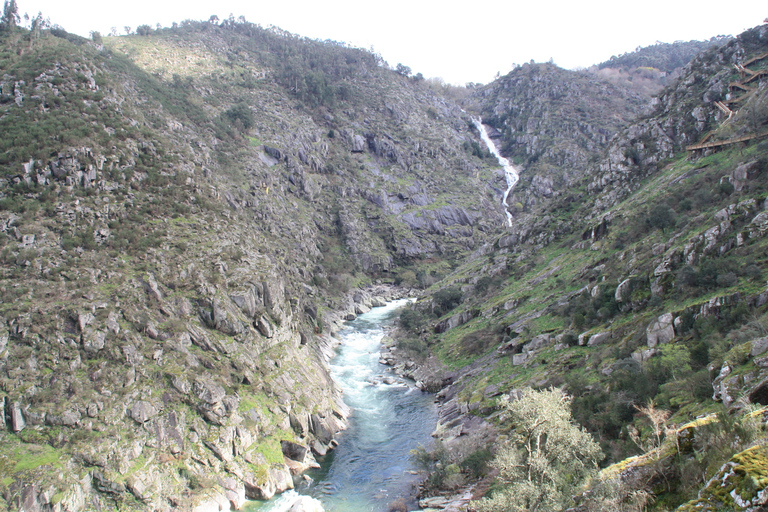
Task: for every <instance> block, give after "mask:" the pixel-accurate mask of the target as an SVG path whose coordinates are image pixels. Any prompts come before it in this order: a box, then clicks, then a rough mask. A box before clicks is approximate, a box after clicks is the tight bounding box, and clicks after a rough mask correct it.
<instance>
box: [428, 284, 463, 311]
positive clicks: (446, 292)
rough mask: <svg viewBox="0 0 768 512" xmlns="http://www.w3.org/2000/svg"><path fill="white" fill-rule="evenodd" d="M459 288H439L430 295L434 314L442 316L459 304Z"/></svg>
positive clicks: (460, 295)
mask: <svg viewBox="0 0 768 512" xmlns="http://www.w3.org/2000/svg"><path fill="white" fill-rule="evenodd" d="M461 298H462V294H461V289H460V288H459V287H457V286H449V287H448V288H443V289H442V290H439V291H438V292H436V293H435V294H434V295H433V296H432V304H433V311H434V313H435V315H437V316H442V315H444V314H445V313H447V312H448V311H450V310H452V309H454V308H455V307H456V306H458V305H459V304H461Z"/></svg>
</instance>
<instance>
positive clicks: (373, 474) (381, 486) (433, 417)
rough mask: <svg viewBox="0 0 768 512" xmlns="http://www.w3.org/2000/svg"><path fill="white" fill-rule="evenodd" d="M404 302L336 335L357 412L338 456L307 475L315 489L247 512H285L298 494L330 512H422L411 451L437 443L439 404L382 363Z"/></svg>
mask: <svg viewBox="0 0 768 512" xmlns="http://www.w3.org/2000/svg"><path fill="white" fill-rule="evenodd" d="M406 303H408V299H403V300H399V301H394V302H390V303H388V304H387V305H386V306H384V307H377V308H373V309H372V310H371V311H369V312H368V313H365V314H363V315H360V316H359V317H357V319H356V320H353V321H351V322H349V323H348V324H347V326H346V327H345V328H344V329H342V330H341V331H339V332H338V334H337V336H338V338H339V341H340V342H341V345H339V347H338V350H337V355H336V357H335V358H334V359H333V360H332V361H331V373H332V375H333V378H334V380H335V381H336V382H338V383H339V385H340V386H341V387H342V389H343V390H344V401H345V402H346V403H347V405H349V406H350V407H351V409H352V411H353V414H352V416H351V417H350V424H349V428H348V429H347V430H346V431H344V432H342V433H341V434H339V436H338V441H339V443H340V444H339V446H338V447H337V448H336V449H335V450H333V451H332V452H329V454H328V455H327V456H326V457H324V458H323V457H321V458H318V462H320V464H321V466H322V468H321V469H319V470H316V471H310V472H308V473H307V476H310V477H311V478H312V479H313V480H314V481H313V482H312V483H311V484H309V485H307V484H303V485H301V486H300V487H299V488H298V489H297V491H298V492H296V491H289V492H287V493H285V494H283V495H281V496H279V497H276V498H274V499H273V500H271V501H269V502H266V503H255V502H251V503H250V504H249V505H248V506H247V507H246V509H245V510H246V511H247V512H255V511H258V512H286V511H288V510H290V508H291V507H292V506H293V504H294V503H295V501H296V500H297V499H298V498H299V497H300V495H305V496H307V495H308V496H311V497H313V498H315V499H318V500H319V501H320V502H322V506H323V508H324V510H326V511H327V512H387V511H389V510H394V509H393V508H392V506H393V505H392V504H393V503H394V502H397V503H395V505H397V506H408V510H417V505H416V503H415V502H413V501H411V499H410V497H411V495H412V494H413V492H412V491H413V486H414V485H415V484H416V483H417V482H418V481H419V478H420V477H419V476H418V475H415V474H413V470H414V469H415V468H414V467H413V466H412V465H411V460H410V451H411V450H412V449H415V448H417V447H418V446H419V445H422V446H429V445H430V443H431V440H432V438H431V435H430V434H431V433H432V431H433V430H434V427H435V425H436V424H437V411H436V409H435V405H434V397H433V396H432V395H430V394H428V393H424V392H422V391H420V390H419V389H418V388H416V387H415V386H414V385H413V382H410V381H407V380H406V379H403V378H401V377H399V376H397V375H395V374H394V373H393V372H392V369H391V368H390V367H388V366H385V365H383V364H381V363H380V362H379V357H380V355H379V351H380V350H381V343H382V339H383V337H384V334H385V332H386V331H385V326H386V325H387V324H389V323H391V322H393V321H394V320H395V318H396V316H397V311H398V309H399V308H401V307H403V306H404V305H405V304H406ZM399 498H402V501H400V500H399ZM397 510H400V508H397Z"/></svg>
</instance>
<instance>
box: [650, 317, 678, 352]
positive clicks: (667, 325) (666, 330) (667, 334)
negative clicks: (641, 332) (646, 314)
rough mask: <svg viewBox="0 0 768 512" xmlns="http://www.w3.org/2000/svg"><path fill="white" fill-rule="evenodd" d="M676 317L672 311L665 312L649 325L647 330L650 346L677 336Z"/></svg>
mask: <svg viewBox="0 0 768 512" xmlns="http://www.w3.org/2000/svg"><path fill="white" fill-rule="evenodd" d="M673 322H674V318H673V316H672V313H664V314H663V315H661V316H659V317H658V318H657V319H656V320H654V321H653V322H651V323H650V324H649V325H648V328H647V329H646V331H645V334H646V339H647V342H648V348H654V347H656V345H660V344H664V343H669V342H670V341H672V340H673V339H674V338H675V328H674V325H673Z"/></svg>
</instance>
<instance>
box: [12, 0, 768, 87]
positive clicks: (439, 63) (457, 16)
mask: <svg viewBox="0 0 768 512" xmlns="http://www.w3.org/2000/svg"><path fill="white" fill-rule="evenodd" d="M707 3H708V2H707V1H704V2H702V1H701V0H643V1H642V2H638V1H635V2H622V1H620V0H618V1H617V0H581V1H580V0H569V1H563V0H549V1H541V0H538V1H537V0H524V1H523V0H481V1H479V2H478V3H474V2H473V1H471V0H470V1H466V0H464V1H461V0H459V1H457V2H448V1H446V0H439V1H438V0H388V1H385V2H377V1H371V0H355V1H353V0H269V1H262V2H258V1H255V0H216V1H201V0H187V1H178V0H171V1H168V0H117V1H110V2H105V1H104V0H17V4H18V7H19V13H20V14H21V15H23V14H24V13H25V12H26V13H29V14H30V16H32V15H34V14H37V12H38V11H41V12H42V13H43V16H44V17H47V18H50V20H51V22H52V23H56V24H58V25H61V26H62V27H64V28H65V29H66V30H67V31H69V32H73V33H75V34H79V35H82V36H86V37H87V36H88V34H89V32H90V31H92V30H97V31H99V32H101V33H102V34H105V35H106V34H108V33H109V31H110V29H111V28H112V27H117V29H118V31H119V33H121V34H122V33H124V30H123V27H125V26H126V25H127V26H130V27H132V28H133V29H134V30H135V28H136V27H137V26H138V25H142V24H146V25H150V26H152V27H154V26H155V25H156V24H157V23H160V24H161V25H162V26H170V25H171V23H173V22H174V21H177V22H180V21H183V20H185V19H192V20H207V19H208V18H209V17H210V16H211V15H212V14H216V15H217V16H219V18H222V19H223V18H226V17H228V16H229V14H230V13H231V14H234V16H235V18H237V17H239V16H241V15H242V16H245V18H246V19H247V20H248V21H250V22H252V23H258V24H260V25H262V26H264V27H266V26H269V25H276V26H278V27H280V28H283V29H285V30H288V31H290V32H293V33H296V34H299V35H302V36H307V37H311V38H315V39H333V40H336V41H344V42H347V43H350V44H352V45H354V46H359V47H362V48H366V49H371V48H373V49H374V51H376V52H378V53H380V54H381V56H382V57H383V58H384V60H386V61H387V62H388V63H389V64H390V65H391V66H392V67H394V66H395V65H397V64H398V63H403V64H405V65H407V66H410V68H411V69H412V71H413V73H417V72H421V73H422V74H423V75H424V76H425V77H427V78H429V77H441V78H443V79H444V80H445V81H446V82H448V83H454V84H459V85H463V84H465V83H466V82H479V83H487V82H489V81H491V80H493V78H494V76H495V75H496V73H497V72H499V73H501V74H502V75H503V74H506V73H507V72H508V71H510V70H511V69H512V67H513V64H522V63H524V62H528V61H530V60H531V59H533V60H535V61H536V62H544V61H548V60H549V59H550V58H551V59H553V60H554V62H555V63H556V64H557V65H559V66H561V67H564V68H568V69H573V68H577V67H588V66H590V65H592V64H597V63H600V62H602V61H605V60H608V59H609V58H610V57H611V55H619V54H621V53H624V52H628V51H632V50H634V49H635V48H636V47H638V46H648V45H650V44H653V43H655V42H656V41H662V42H667V43H671V42H674V41H676V40H677V41H688V40H691V39H699V40H702V39H709V38H710V37H712V36H716V35H726V34H731V35H736V34H739V33H740V32H742V31H743V30H745V29H748V28H751V27H754V26H756V25H759V24H761V23H762V22H763V20H764V19H766V17H768V5H767V4H765V0H741V1H740V2H737V3H733V4H728V3H721V4H720V7H714V5H710V6H709V7H708V6H707V5H705V4H707ZM451 5H452V6H451Z"/></svg>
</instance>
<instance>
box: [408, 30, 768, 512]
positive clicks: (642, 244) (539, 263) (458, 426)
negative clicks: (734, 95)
mask: <svg viewBox="0 0 768 512" xmlns="http://www.w3.org/2000/svg"><path fill="white" fill-rule="evenodd" d="M767 42H768V30H766V27H765V26H763V27H758V28H755V29H753V30H751V31H748V32H746V33H744V34H742V35H740V36H739V37H738V38H736V39H735V40H733V41H731V42H729V43H727V44H725V45H724V46H722V47H720V48H718V49H712V50H709V51H707V52H705V53H703V54H702V55H700V56H699V57H697V58H695V59H693V61H691V63H690V64H689V66H688V67H687V68H686V69H685V70H684V72H683V74H682V76H681V78H680V81H679V82H677V83H675V84H673V85H671V86H670V87H669V88H668V89H665V90H664V91H663V92H662V93H661V95H660V99H659V101H658V102H657V107H656V111H655V113H654V114H652V115H648V116H647V117H645V118H643V119H641V120H639V121H638V122H635V123H633V124H631V125H630V126H629V127H627V128H626V129H624V130H622V131H621V132H620V133H619V134H618V135H617V136H616V137H614V138H613V139H612V140H611V141H610V143H607V144H605V145H604V146H603V152H602V153H601V154H600V156H599V159H597V160H596V161H593V162H591V163H589V164H588V165H586V166H585V167H584V168H583V171H582V173H581V175H580V176H579V177H578V178H576V179H574V180H573V182H572V183H571V186H570V187H568V188H567V189H563V190H561V191H560V192H559V194H558V195H555V196H553V198H552V199H551V200H549V201H543V202H540V203H539V204H538V205H537V206H536V207H535V208H530V209H529V211H530V213H529V214H528V215H519V216H517V217H516V219H515V224H514V225H513V226H512V228H510V230H509V233H507V234H504V235H500V236H499V237H497V239H496V241H495V242H493V243H491V244H487V245H485V246H484V247H482V248H481V249H479V250H477V251H475V252H474V253H473V254H472V255H471V256H470V257H469V258H468V259H467V261H466V262H465V263H464V264H462V265H461V266H460V267H459V268H457V269H456V271H455V272H454V273H453V274H451V275H450V276H448V277H447V278H446V279H445V280H443V281H442V282H440V283H437V284H436V285H435V286H434V287H433V288H432V289H431V290H430V293H429V295H428V296H426V297H424V298H423V299H422V300H421V301H420V303H419V304H417V306H416V307H415V309H414V310H413V311H409V312H408V313H406V314H404V316H403V317H402V318H401V325H402V327H403V330H404V331H405V332H404V333H403V337H404V338H405V339H406V342H405V343H404V344H403V346H404V347H416V348H418V349H419V350H421V351H424V350H426V349H429V351H430V352H431V353H432V354H433V355H434V357H433V358H432V359H430V360H429V361H428V362H427V363H426V364H425V365H424V367H423V368H422V369H421V370H418V371H416V372H414V375H415V376H418V377H420V378H422V379H423V380H424V381H425V382H426V381H428V379H429V382H431V383H432V385H433V386H434V387H435V388H436V389H438V390H441V391H440V393H439V394H438V397H440V398H441V399H442V400H443V404H442V406H441V411H442V412H441V423H442V427H443V430H442V432H444V438H445V443H446V446H448V447H449V448H450V449H452V450H455V454H456V455H454V457H457V458H455V459H450V457H448V459H447V460H446V461H444V463H445V464H449V463H451V462H453V463H456V464H460V463H463V462H462V460H463V458H464V457H466V455H467V451H468V450H469V451H470V452H471V451H472V450H477V449H478V448H479V447H478V446H476V445H472V440H471V438H465V437H461V435H460V434H462V433H466V432H473V431H478V430H477V425H480V424H483V423H485V422H487V423H491V424H494V425H496V427H497V428H499V429H500V430H501V431H502V432H503V431H504V429H505V428H506V427H507V426H506V425H505V424H504V421H503V411H504V402H503V400H504V399H505V398H511V399H514V398H515V397H516V396H519V394H520V390H521V389H524V388H525V387H528V386H531V387H534V388H542V387H548V386H563V387H564V389H565V390H566V391H567V392H568V393H570V394H571V395H572V396H573V403H572V406H573V407H572V408H573V413H574V417H575V419H576V420H577V421H578V422H579V423H581V424H582V425H584V426H586V427H587V428H588V429H589V430H590V431H591V432H592V433H593V434H594V435H595V436H596V437H598V439H600V441H601V443H602V446H603V450H604V452H605V454H606V460H605V461H604V464H607V463H610V462H617V463H620V464H619V466H618V467H619V468H623V467H625V466H624V465H625V464H626V463H625V462H621V461H622V460H623V459H624V458H625V457H627V456H629V455H633V454H637V453H639V452H641V448H640V446H647V444H645V443H646V442H647V441H649V439H650V438H652V436H653V434H652V431H650V429H649V427H648V424H647V421H646V420H645V419H644V417H643V416H641V415H640V413H639V412H638V409H636V407H645V406H646V405H647V404H648V403H649V400H653V402H652V403H654V404H655V407H656V408H658V409H662V410H664V411H667V412H668V414H670V415H671V420H670V421H671V422H683V423H686V422H687V421H688V420H690V419H693V418H694V417H696V416H698V415H701V414H703V413H706V412H713V411H717V410H718V409H719V408H720V407H722V406H725V407H726V408H728V409H729V410H731V411H735V410H738V409H739V407H740V406H739V405H738V404H739V403H740V402H739V400H742V401H746V402H751V403H752V404H765V396H764V394H763V391H762V390H763V389H764V388H765V382H766V379H768V374H766V370H765V362H764V361H763V359H764V351H765V347H766V344H765V336H766V335H767V334H768V320H767V317H766V304H768V289H766V286H765V275H766V264H767V263H768V262H767V261H766V259H765V254H766V243H768V240H767V239H766V237H765V235H766V233H768V231H766V224H765V223H766V219H767V218H768V217H766V209H767V208H768V203H767V202H766V195H767V194H768V181H767V180H766V176H767V175H766V172H767V171H768V153H767V151H768V147H767V146H766V142H765V141H764V140H762V139H760V138H755V139H750V140H748V141H747V142H746V143H741V144H727V145H722V146H716V147H715V148H714V149H706V148H705V149H704V150H698V152H691V153H688V154H687V153H686V151H685V146H686V145H687V144H691V143H693V142H695V141H696V140H697V138H698V137H700V136H701V135H702V134H704V133H705V132H706V131H707V130H712V131H713V137H712V139H710V140H718V137H720V138H721V139H729V138H730V137H732V136H733V135H734V134H743V133H755V132H757V133H762V131H764V130H765V129H766V127H767V126H766V118H765V115H766V112H768V110H766V108H765V102H764V100H765V97H766V87H765V79H764V78H760V79H759V80H758V79H755V80H754V83H753V86H754V89H755V90H754V92H753V93H751V94H750V97H749V98H748V99H745V100H744V101H745V103H744V106H743V107H742V108H741V110H740V111H739V112H738V113H736V114H734V115H733V116H732V117H731V119H730V121H728V122H725V119H724V117H723V116H722V112H721V110H719V109H718V108H717V107H716V106H715V105H714V104H713V103H712V102H713V101H714V100H718V99H719V97H717V96H712V95H711V94H708V93H709V91H713V90H715V89H717V88H718V87H719V85H718V84H726V83H727V80H728V79H729V77H732V74H733V71H732V70H734V68H733V63H734V62H736V63H746V65H747V66H750V69H751V71H752V72H753V73H758V72H759V70H761V69H762V66H763V64H762V61H761V60H759V59H758V60H753V58H755V57H760V56H762V55H764V54H765V52H766V50H767V49H768V47H767V46H766V44H767ZM736 74H737V75H738V71H737V72H736ZM746 74H747V75H749V74H750V73H749V72H746ZM717 90H719V89H717ZM722 99H723V100H725V99H726V98H722ZM495 104H497V103H496V102H495V101H491V102H490V105H489V106H488V107H486V108H488V109H491V108H493V105H495ZM542 105H543V106H542ZM557 105H558V102H557V99H555V100H554V101H552V102H551V103H549V102H548V101H547V100H545V99H541V100H539V101H538V103H537V102H536V101H534V106H533V107H532V108H533V109H535V108H540V109H542V110H544V111H547V109H548V108H549V107H550V106H551V109H550V111H552V112H555V111H556V110H555V108H556V106H557ZM515 108H516V109H518V110H520V111H525V110H527V104H526V103H519V104H516V105H515ZM700 114H701V115H700ZM699 117H700V118H701V120H700V122H699V121H698V119H699ZM558 121H559V119H558V118H557V117H555V116H553V117H552V118H551V119H550V121H549V122H550V124H551V125H552V126H558V125H559V123H558ZM565 121H567V119H566V120H565ZM721 134H722V135H721ZM665 141H669V144H668V145H665V144H666V142H665ZM715 151H716V152H715ZM702 152H703V154H702ZM615 161H620V162H622V164H620V165H623V167H621V168H619V166H618V165H615ZM526 172H528V171H527V169H525V168H524V169H523V173H526ZM531 172H535V171H531ZM529 179H530V180H531V182H533V181H535V180H536V177H535V176H530V174H529ZM603 182H604V183H605V186H602V185H600V186H597V185H595V184H596V183H603ZM414 352H415V351H414ZM429 368H431V369H432V370H431V372H430V371H427V370H428V369H429ZM420 372H421V373H420ZM632 429H637V430H634V431H633V430H632ZM632 432H635V433H637V434H638V436H639V437H637V441H638V443H635V442H634V441H632V437H631V435H630V433H632ZM730 432H731V433H732V432H734V431H733V430H731V431H730ZM760 432H762V431H760ZM691 435H692V436H693V437H694V438H695V441H694V445H693V447H692V448H691V450H692V451H689V452H687V454H686V457H690V458H691V460H694V461H697V462H691V461H690V460H688V459H685V460H684V461H681V460H680V459H675V461H674V462H671V463H670V464H669V465H666V466H664V465H662V464H659V465H656V466H652V467H651V468H648V469H649V470H653V471H655V473H654V472H649V473H645V472H643V473H640V477H638V478H637V480H631V478H632V473H631V472H628V473H627V474H626V475H624V474H622V475H624V476H626V477H627V478H629V479H630V480H631V481H632V482H635V484H633V485H636V487H632V486H631V485H630V486H629V487H626V488H623V489H622V490H621V492H626V493H630V492H632V491H638V492H639V491H642V492H647V493H655V494H656V498H657V503H658V507H659V509H662V508H664V507H666V509H668V508H669V507H672V506H677V505H679V504H681V503H682V502H684V501H686V500H687V499H690V498H689V497H690V496H691V495H695V492H696V491H697V490H698V487H697V486H704V485H705V484H706V481H707V479H708V478H709V476H711V475H712V474H713V471H712V468H713V467H715V465H716V464H723V463H725V462H727V460H728V459H729V458H730V457H731V456H732V455H734V453H736V452H738V451H739V450H741V449H744V448H747V447H748V445H749V443H750V442H753V441H755V439H757V440H758V441H759V439H760V438H761V437H764V433H759V434H757V438H755V437H744V438H743V439H742V440H741V441H740V442H737V441H733V444H732V445H730V444H729V445H728V446H730V448H729V449H730V450H731V451H730V452H728V450H725V449H723V450H721V451H719V450H714V448H712V446H711V444H708V443H712V440H711V439H710V438H707V437H706V435H708V434H707V433H706V431H698V430H696V429H694V430H691ZM723 435H725V434H723ZM728 435H730V434H728ZM707 439H709V440H707ZM729 439H730V438H729ZM730 442H731V441H729V443H730ZM740 443H743V444H740ZM710 449H712V457H711V458H708V456H707V455H706V453H708V450H710ZM715 452H717V455H716V456H715V455H714V454H715ZM726 452H728V453H726ZM479 454H480V452H479V451H477V452H475V455H474V456H476V457H479V456H480V455H479ZM648 460H653V459H648ZM685 461H687V462H685ZM635 467H636V466H633V468H635ZM717 467H719V466H717ZM634 470H635V469H633V471H634ZM681 474H683V475H684V476H680V475H681ZM645 477H647V478H645ZM622 478H623V477H622ZM686 479H687V480H686ZM628 481H629V480H628ZM662 481H664V482H666V486H665V487H664V490H661V489H660V488H655V487H654V485H655V483H658V482H662ZM617 492H618V491H617ZM593 505H594V504H593ZM585 510H587V509H585ZM589 510H593V509H589ZM595 510H602V509H600V508H597V509H595Z"/></svg>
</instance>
